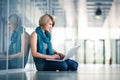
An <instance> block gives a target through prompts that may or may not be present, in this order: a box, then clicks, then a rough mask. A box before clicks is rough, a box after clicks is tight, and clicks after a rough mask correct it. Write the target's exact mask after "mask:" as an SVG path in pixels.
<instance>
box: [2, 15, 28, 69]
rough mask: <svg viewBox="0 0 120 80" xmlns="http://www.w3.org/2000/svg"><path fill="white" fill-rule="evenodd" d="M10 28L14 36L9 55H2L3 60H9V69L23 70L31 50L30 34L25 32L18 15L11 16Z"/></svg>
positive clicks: (11, 40) (12, 36) (11, 39)
mask: <svg viewBox="0 0 120 80" xmlns="http://www.w3.org/2000/svg"><path fill="white" fill-rule="evenodd" d="M9 28H10V30H11V32H12V34H11V38H10V44H9V48H8V55H7V54H6V53H5V54H1V58H3V59H5V60H8V69H16V68H23V67H25V65H26V62H27V59H28V53H29V48H30V46H29V34H28V33H27V32H25V29H24V28H23V26H22V21H21V18H20V16H18V15H17V14H12V15H10V16H9ZM1 65H3V64H1Z"/></svg>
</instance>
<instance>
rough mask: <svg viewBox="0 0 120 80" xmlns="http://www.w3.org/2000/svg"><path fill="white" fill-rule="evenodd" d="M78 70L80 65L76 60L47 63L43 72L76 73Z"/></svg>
mask: <svg viewBox="0 0 120 80" xmlns="http://www.w3.org/2000/svg"><path fill="white" fill-rule="evenodd" d="M77 68H78V63H77V62H76V61H74V60H71V59H67V60H65V61H62V62H59V61H46V62H45V64H44V69H43V71H56V70H59V71H69V70H71V71H76V70H77Z"/></svg>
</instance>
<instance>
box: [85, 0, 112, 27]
mask: <svg viewBox="0 0 120 80" xmlns="http://www.w3.org/2000/svg"><path fill="white" fill-rule="evenodd" d="M112 2H113V0H87V3H86V5H87V14H88V26H92V27H95V26H96V27H99V26H102V24H103V23H104V21H105V19H106V17H107V15H108V13H109V11H110V9H111V6H112ZM98 7H99V8H100V9H101V12H102V14H101V15H100V16H99V17H96V14H95V12H96V10H97V9H98Z"/></svg>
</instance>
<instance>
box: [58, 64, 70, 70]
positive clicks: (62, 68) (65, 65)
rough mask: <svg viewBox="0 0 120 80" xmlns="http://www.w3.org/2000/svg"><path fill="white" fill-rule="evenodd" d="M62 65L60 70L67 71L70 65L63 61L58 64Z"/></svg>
mask: <svg viewBox="0 0 120 80" xmlns="http://www.w3.org/2000/svg"><path fill="white" fill-rule="evenodd" d="M58 65H59V66H60V67H59V68H60V71H67V70H68V65H67V64H66V63H65V62H62V63H61V64H58Z"/></svg>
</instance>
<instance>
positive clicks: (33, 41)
mask: <svg viewBox="0 0 120 80" xmlns="http://www.w3.org/2000/svg"><path fill="white" fill-rule="evenodd" d="M30 46H31V53H32V56H33V57H37V58H44V59H47V58H50V59H52V58H60V56H59V55H56V54H55V55H52V56H51V55H45V54H41V53H39V52H37V34H36V32H33V33H32V34H31V37H30Z"/></svg>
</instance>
